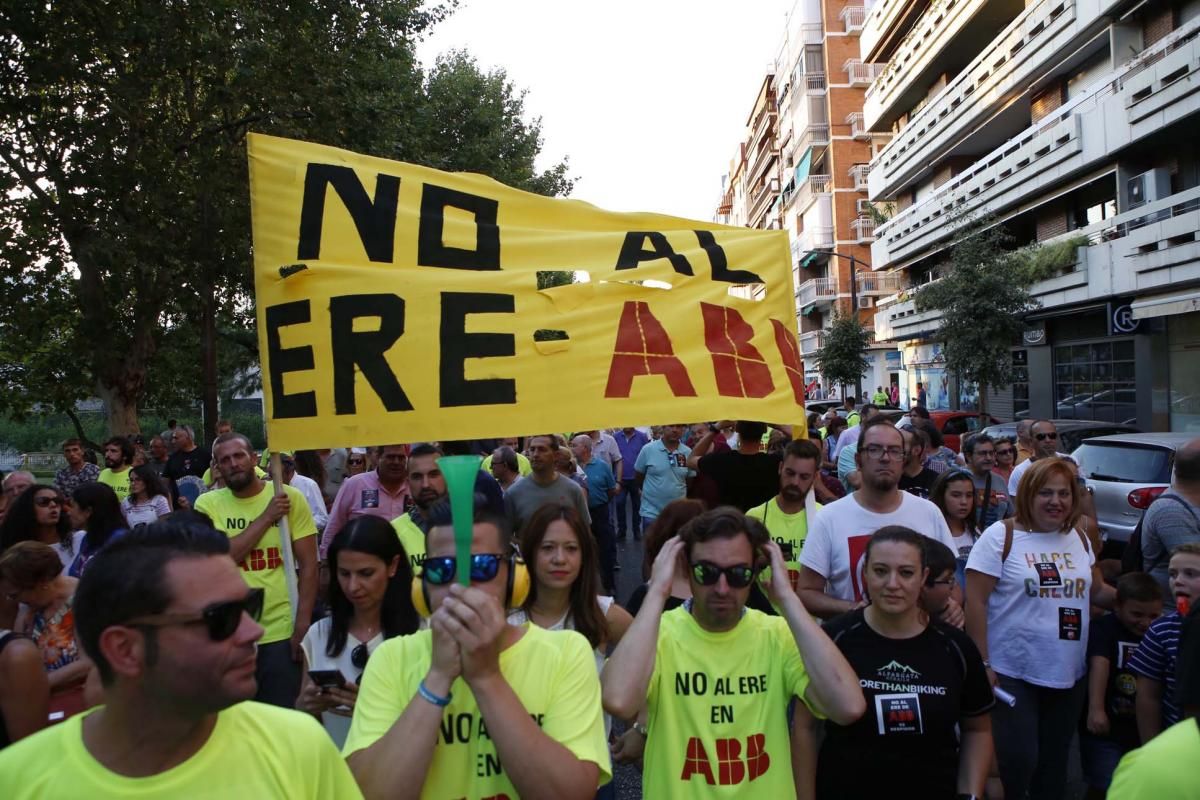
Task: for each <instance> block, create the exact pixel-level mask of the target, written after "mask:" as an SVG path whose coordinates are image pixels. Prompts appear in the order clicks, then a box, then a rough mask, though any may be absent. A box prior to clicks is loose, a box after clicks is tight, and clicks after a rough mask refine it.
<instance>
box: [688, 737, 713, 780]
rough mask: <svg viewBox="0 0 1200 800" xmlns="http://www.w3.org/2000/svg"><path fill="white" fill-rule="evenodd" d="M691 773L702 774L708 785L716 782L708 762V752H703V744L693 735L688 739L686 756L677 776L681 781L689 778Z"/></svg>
mask: <svg viewBox="0 0 1200 800" xmlns="http://www.w3.org/2000/svg"><path fill="white" fill-rule="evenodd" d="M693 775H703V776H704V779H705V780H706V781H708V785H709V786H712V785H713V784H715V783H716V780H715V779H714V778H713V773H712V766H710V765H709V763H708V753H707V752H705V750H704V745H703V744H702V743H701V742H700V740H699V739H697V738H696V737H695V736H693V737H692V738H690V739H688V743H687V756H685V757H684V759H683V774H682V775H680V776H679V779H680V780H681V781H687V780H691V778H692V776H693Z"/></svg>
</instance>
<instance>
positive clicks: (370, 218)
mask: <svg viewBox="0 0 1200 800" xmlns="http://www.w3.org/2000/svg"><path fill="white" fill-rule="evenodd" d="M328 186H332V187H333V191H334V192H336V193H337V196H338V197H339V198H340V199H341V201H342V204H343V205H344V206H345V207H346V210H347V211H348V212H350V218H351V219H352V220H354V227H355V228H356V229H357V230H358V238H359V239H360V240H361V241H362V246H363V250H365V251H366V253H367V258H368V259H370V260H371V261H380V262H384V263H388V262H391V261H392V259H393V254H394V250H395V242H396V205H397V202H398V201H399V198H400V178H399V176H396V175H385V174H384V173H382V172H381V173H379V174H377V175H376V176H375V199H374V200H371V198H370V197H368V196H367V190H366V188H365V187H364V186H363V185H362V181H360V180H359V179H358V175H357V174H356V173H355V172H354V170H353V169H351V168H350V167H344V166H340V165H336V164H309V165H308V171H307V172H306V173H305V175H304V200H303V204H302V206H301V208H300V236H299V237H298V242H297V245H296V257H297V258H301V259H307V258H320V257H321V230H322V228H323V227H324V224H325V195H326V194H327V192H326V187H328Z"/></svg>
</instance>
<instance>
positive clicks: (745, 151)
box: [716, 0, 899, 392]
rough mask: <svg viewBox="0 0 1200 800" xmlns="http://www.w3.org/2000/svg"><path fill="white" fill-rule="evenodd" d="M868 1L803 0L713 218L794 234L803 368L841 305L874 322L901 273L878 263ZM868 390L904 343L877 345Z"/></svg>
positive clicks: (882, 380)
mask: <svg viewBox="0 0 1200 800" xmlns="http://www.w3.org/2000/svg"><path fill="white" fill-rule="evenodd" d="M866 11H867V10H866V8H865V6H864V5H863V4H862V2H861V0H797V2H796V4H795V5H794V7H793V9H792V11H791V13H790V14H789V16H788V20H787V23H786V27H785V32H784V36H783V37H782V43H781V44H780V46H779V48H778V50H777V52H776V57H775V60H774V63H773V64H772V66H771V68H770V69H769V70H768V71H767V74H766V76H765V77H764V79H763V82H762V84H761V85H760V87H759V89H758V92H757V94H756V97H755V101H754V103H753V105H752V108H751V112H750V115H749V117H748V118H747V120H746V130H747V138H746V140H745V141H744V142H741V143H739V145H738V148H737V151H736V152H735V154H734V157H733V159H732V160H731V162H730V166H729V172H728V173H727V177H726V178H725V179H724V184H723V186H722V189H723V194H722V199H721V201H720V203H719V205H718V208H717V213H716V219H717V220H718V221H721V222H726V223H728V224H734V225H747V226H750V227H758V228H782V229H784V230H786V231H787V232H788V237H789V239H790V241H791V254H792V276H793V283H794V289H795V296H796V319H797V331H798V334H799V337H800V350H801V355H802V356H803V359H804V367H805V378H806V380H807V381H808V382H809V383H810V384H813V383H819V382H822V381H821V377H820V375H819V374H818V371H817V368H816V360H815V356H816V354H817V353H818V352H819V351H820V349H821V347H822V345H823V343H824V331H825V329H826V328H828V326H829V323H830V322H831V320H832V317H833V312H834V311H835V310H837V311H839V312H840V313H842V314H857V315H858V316H859V318H860V319H861V320H862V322H863V324H864V325H865V326H867V327H868V328H870V327H871V326H872V325H873V324H874V309H875V301H876V299H877V298H880V297H884V296H887V295H891V294H894V293H895V291H896V289H897V288H898V284H895V281H896V280H897V278H896V277H894V276H891V275H888V274H881V273H878V272H875V271H873V270H871V268H870V259H871V250H870V245H871V242H872V240H873V238H874V225H875V221H874V219H873V217H872V216H871V215H870V213H869V211H868V209H867V205H866V204H867V194H866V191H867V167H868V164H869V162H870V160H871V157H872V154H873V153H874V152H875V151H876V150H877V149H878V148H880V147H881V146H882V145H883V143H884V142H886V140H887V139H888V138H889V137H888V135H887V134H886V133H883V134H874V133H871V132H870V131H868V130H867V129H866V127H865V126H864V124H863V113H862V109H863V99H864V91H865V89H866V87H867V86H868V85H869V84H870V82H871V80H872V79H873V78H874V77H875V75H876V73H877V71H878V70H877V68H876V67H875V66H874V65H871V64H864V63H863V62H862V60H861V58H860V57H859V44H858V36H859V33H860V32H861V31H862V28H863V21H864V19H865V17H866ZM868 358H869V359H870V360H871V367H870V369H869V371H868V372H867V373H866V374H864V376H863V382H862V383H863V390H864V391H865V392H870V391H873V389H874V388H875V386H879V385H888V384H889V383H890V382H891V380H892V379H898V378H899V371H898V370H899V360H898V359H899V354H898V353H897V352H896V350H895V348H894V347H892V346H891V345H890V344H885V345H880V346H878V347H872V348H871V351H870V352H869V353H868Z"/></svg>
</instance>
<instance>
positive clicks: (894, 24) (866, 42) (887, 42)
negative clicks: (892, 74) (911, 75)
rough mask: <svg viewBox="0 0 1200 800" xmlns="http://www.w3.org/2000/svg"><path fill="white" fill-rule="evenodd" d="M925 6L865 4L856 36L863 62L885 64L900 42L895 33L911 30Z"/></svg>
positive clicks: (919, 0)
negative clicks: (864, 17)
mask: <svg viewBox="0 0 1200 800" xmlns="http://www.w3.org/2000/svg"><path fill="white" fill-rule="evenodd" d="M928 5H929V2H928V0H875V2H874V3H868V4H867V6H868V8H867V17H866V19H865V20H864V22H863V29H862V31H861V32H860V34H859V36H860V37H861V38H860V40H859V46H860V48H861V50H862V54H863V58H865V59H867V60H868V61H886V60H887V57H888V55H889V54H890V53H891V51H892V50H894V49H895V48H896V44H897V43H898V41H899V40H900V39H899V37H898V36H897V32H899V31H904V30H906V29H907V28H909V27H912V24H913V23H914V21H915V20H916V19H918V18H919V17H920V15H921V13H922V12H923V11H924V10H925V7H926V6H928Z"/></svg>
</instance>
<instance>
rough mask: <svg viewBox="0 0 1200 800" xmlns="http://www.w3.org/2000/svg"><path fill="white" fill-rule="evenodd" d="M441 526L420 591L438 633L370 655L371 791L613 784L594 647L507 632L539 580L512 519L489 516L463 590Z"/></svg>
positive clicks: (445, 513)
mask: <svg viewBox="0 0 1200 800" xmlns="http://www.w3.org/2000/svg"><path fill="white" fill-rule="evenodd" d="M429 516H430V520H431V524H432V527H431V528H430V530H429V535H428V538H427V540H426V557H425V560H424V562H423V568H422V572H421V576H420V577H419V578H417V579H416V580H415V581H414V586H413V600H414V604H415V605H416V606H417V609H418V611H421V612H422V613H423V614H425V615H427V616H429V629H428V630H423V631H420V632H418V633H415V634H413V635H411V636H398V637H396V638H394V639H390V640H388V641H386V642H384V643H383V644H382V645H380V646H379V648H378V649H377V650H376V651H375V652H374V653H373V654H372V655H371V660H370V661H369V662H368V663H367V669H366V673H365V674H364V676H363V681H362V687H361V688H360V690H359V695H358V703H357V705H356V706H355V709H354V719H353V722H352V723H351V726H350V734H349V736H348V737H347V739H346V746H345V748H344V754H345V755H346V757H347V761H348V763H349V765H350V769H351V771H352V772H353V773H354V776H355V778H356V779H357V780H358V783H359V786H360V788H362V790H363V793H364V795H366V797H368V798H373V797H388V798H390V797H397V796H401V797H412V796H415V795H416V794H417V793H418V792H417V787H420V792H419V794H420V796H421V797H428V798H439V799H440V798H449V797H513V798H515V797H530V796H540V797H555V798H560V797H561V798H591V797H592V796H594V795H595V793H596V788H597V787H598V786H599V785H600V784H601V783H606V782H607V781H608V780H609V779H610V777H611V774H612V767H611V765H610V761H609V752H608V745H607V742H606V741H605V737H604V719H603V715H602V713H601V710H600V683H599V680H598V678H597V676H596V662H595V657H594V655H593V653H592V651H591V646H590V645H589V644H588V642H587V640H586V639H585V638H584V637H583V636H582V635H580V634H579V633H576V632H575V631H548V630H545V629H543V628H539V627H537V626H535V625H527V626H522V627H516V626H512V625H509V624H508V622H507V619H506V609H507V608H513V607H516V606H519V605H520V604H521V602H522V601H523V599H524V597H525V595H526V594H527V593H528V590H529V572H528V571H527V570H526V568H525V565H524V563H522V562H521V561H520V558H519V556H517V554H516V551H515V550H514V549H513V546H512V532H511V529H509V527H508V526H507V524H506V523H505V521H504V520H503V518H498V517H494V516H491V515H489V514H487V513H486V512H481V511H479V510H477V511H476V516H475V523H474V531H473V539H472V542H471V566H470V571H471V585H470V586H469V587H463V586H461V585H459V584H458V583H456V582H455V576H456V567H457V563H456V556H455V543H454V531H453V529H452V527H451V524H450V513H449V508H448V507H447V506H446V505H445V504H442V505H438V506H436V507H434V508H433V509H431V510H430V514H429ZM430 612H432V613H430Z"/></svg>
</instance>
